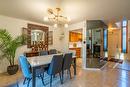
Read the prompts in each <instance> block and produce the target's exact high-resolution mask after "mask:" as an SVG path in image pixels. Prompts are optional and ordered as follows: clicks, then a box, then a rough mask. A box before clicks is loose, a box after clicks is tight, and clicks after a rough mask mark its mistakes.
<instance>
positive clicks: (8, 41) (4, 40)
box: [0, 29, 25, 75]
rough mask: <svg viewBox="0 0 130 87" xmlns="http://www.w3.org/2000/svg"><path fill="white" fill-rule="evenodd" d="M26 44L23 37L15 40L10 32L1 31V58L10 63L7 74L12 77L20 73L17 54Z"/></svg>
mask: <svg viewBox="0 0 130 87" xmlns="http://www.w3.org/2000/svg"><path fill="white" fill-rule="evenodd" d="M24 42H25V38H24V36H23V35H21V36H17V37H16V38H13V37H12V36H11V35H10V33H9V32H8V31H6V30H5V29H0V58H1V59H3V58H6V59H7V60H8V61H9V66H8V67H7V72H8V74H10V75H13V74H15V73H16V72H17V71H18V64H15V59H14V58H15V53H16V50H17V48H18V47H19V46H22V45H23V44H24Z"/></svg>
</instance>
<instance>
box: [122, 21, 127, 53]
mask: <svg viewBox="0 0 130 87" xmlns="http://www.w3.org/2000/svg"><path fill="white" fill-rule="evenodd" d="M127 33H128V32H127V20H126V19H124V20H123V21H122V52H123V53H126V52H127Z"/></svg>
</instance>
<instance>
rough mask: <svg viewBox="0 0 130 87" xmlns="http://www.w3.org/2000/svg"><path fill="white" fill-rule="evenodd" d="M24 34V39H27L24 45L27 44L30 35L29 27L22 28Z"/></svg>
mask: <svg viewBox="0 0 130 87" xmlns="http://www.w3.org/2000/svg"><path fill="white" fill-rule="evenodd" d="M22 35H23V36H24V40H26V41H25V43H24V45H27V36H28V31H27V28H24V27H23V28H22Z"/></svg>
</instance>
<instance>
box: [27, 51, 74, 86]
mask: <svg viewBox="0 0 130 87" xmlns="http://www.w3.org/2000/svg"><path fill="white" fill-rule="evenodd" d="M54 55H61V54H53V55H44V56H35V57H27V60H28V62H29V63H30V65H31V68H32V87H36V69H37V68H39V67H41V66H42V67H44V66H47V65H49V64H50V63H51V60H52V58H53V56H54ZM72 59H73V70H74V76H75V75H76V56H73V57H72Z"/></svg>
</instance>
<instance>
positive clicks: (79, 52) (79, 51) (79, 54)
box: [69, 48, 81, 58]
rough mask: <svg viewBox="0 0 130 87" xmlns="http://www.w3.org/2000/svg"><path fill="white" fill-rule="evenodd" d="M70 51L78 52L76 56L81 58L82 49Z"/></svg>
mask: <svg viewBox="0 0 130 87" xmlns="http://www.w3.org/2000/svg"><path fill="white" fill-rule="evenodd" d="M69 50H74V51H76V56H77V57H78V58H81V48H69Z"/></svg>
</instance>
